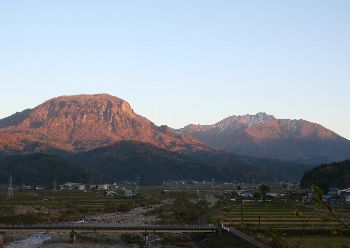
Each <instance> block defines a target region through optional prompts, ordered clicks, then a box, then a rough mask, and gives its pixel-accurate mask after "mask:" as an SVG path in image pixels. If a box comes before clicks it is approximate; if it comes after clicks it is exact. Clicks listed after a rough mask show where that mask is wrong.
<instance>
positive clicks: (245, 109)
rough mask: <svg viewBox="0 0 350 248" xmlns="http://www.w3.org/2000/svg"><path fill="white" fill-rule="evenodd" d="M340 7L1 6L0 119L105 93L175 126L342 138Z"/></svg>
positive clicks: (346, 67)
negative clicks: (263, 124) (319, 128)
mask: <svg viewBox="0 0 350 248" xmlns="http://www.w3.org/2000/svg"><path fill="white" fill-rule="evenodd" d="M349 13H350V1H348V0H332V1H330V0H308V1H305V0H289V1H288V0H275V1H274V0H265V1H261V0H256V1H253V0H246V1H243V0H242V1H234V0H227V1H223V0H222V1H221V0H211V1H208V0H158V1H155V0H147V1H145V0H143V1H138V0H127V1H117V0H111V1H108V0H95V1H91V0H81V1H79V0H57V1H54V0H52V1H46V0H43V1H38V0H31V1H27V0H23V1H17V0H11V1H0V118H3V117H6V116H9V115H11V114H13V113H15V112H17V111H21V110H24V109H26V108H33V107H35V106H36V105H38V104H40V103H42V102H43V101H45V100H47V99H50V98H53V97H56V96H59V95H75V94H83V93H86V94H95V93H109V94H112V95H114V96H118V97H120V98H122V99H124V100H126V101H128V102H129V103H130V104H131V106H132V107H133V109H134V110H135V111H136V112H137V113H139V114H141V115H143V116H145V117H147V118H149V119H151V120H152V121H153V122H155V123H156V124H158V125H160V124H166V125H168V126H170V127H174V128H179V127H183V126H185V125H187V124H190V123H194V124H212V123H215V122H218V121H219V120H221V119H223V118H225V117H228V116H231V115H242V114H255V113H258V112H266V113H268V114H273V115H275V116H276V117H278V118H288V119H305V120H309V121H312V122H317V123H320V124H322V125H324V126H325V127H327V128H329V129H331V130H333V131H335V132H337V133H339V134H340V135H342V136H344V137H346V138H348V139H350V114H349V109H350V97H349V93H350V45H349V44H350V28H349V27H350V14H349Z"/></svg>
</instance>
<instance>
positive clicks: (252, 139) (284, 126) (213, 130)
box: [178, 113, 350, 164]
mask: <svg viewBox="0 0 350 248" xmlns="http://www.w3.org/2000/svg"><path fill="white" fill-rule="evenodd" d="M178 131H179V132H181V133H186V134H190V135H192V136H194V137H196V138H198V139H199V140H200V141H202V142H203V143H204V144H206V145H208V146H211V147H215V148H218V149H222V150H225V151H228V152H233V153H236V154H242V155H246V156H254V157H264V158H272V159H281V160H288V161H297V162H302V163H309V164H319V163H323V162H331V161H339V160H344V159H348V158H350V141H349V140H347V139H345V138H343V137H341V136H339V135H337V134H336V133H334V132H332V131H331V130H328V129H326V128H325V127H323V126H321V125H319V124H316V123H312V122H309V121H305V120H288V119H276V118H275V117H274V116H272V115H267V114H265V113H258V114H256V115H244V116H231V117H228V118H226V119H224V120H222V121H220V122H218V123H216V124H213V125H188V126H186V127H185V128H183V129H180V130H178Z"/></svg>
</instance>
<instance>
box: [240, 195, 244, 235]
mask: <svg viewBox="0 0 350 248" xmlns="http://www.w3.org/2000/svg"><path fill="white" fill-rule="evenodd" d="M243 204H244V203H243V200H242V203H241V228H243V224H244V213H243Z"/></svg>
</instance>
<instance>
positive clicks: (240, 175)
mask: <svg viewBox="0 0 350 248" xmlns="http://www.w3.org/2000/svg"><path fill="white" fill-rule="evenodd" d="M224 150H225V151H224ZM37 153H40V154H41V155H40V156H39V155H37ZM43 153H44V154H43ZM238 154H242V155H238ZM27 156H29V157H27ZM30 156H34V157H30ZM42 156H44V157H42ZM45 156H49V157H47V158H46V157H45ZM252 156H254V157H252ZM256 157H266V158H256ZM343 157H350V147H349V141H347V140H346V139H344V138H342V137H340V136H338V135H336V134H335V133H334V132H332V131H329V130H327V129H325V128H323V127H321V126H320V125H317V124H313V123H310V122H306V121H302V120H299V121H294V120H278V119H276V118H274V117H273V116H270V115H266V114H264V113H259V114H257V115H255V116H251V115H246V116H232V117H229V118H227V119H225V120H223V121H221V122H219V123H217V124H215V125H208V126H201V125H190V126H187V127H185V128H184V129H181V130H174V129H172V128H169V127H167V126H157V125H155V124H154V123H153V122H151V121H150V120H148V119H146V118H144V117H142V116H140V115H138V114H136V113H135V112H134V111H133V109H132V108H131V107H130V105H129V104H128V103H127V102H126V101H124V100H122V99H120V98H117V97H114V96H111V95H107V94H98V95H77V96H62V97H57V98H54V99H51V100H49V101H46V102H44V103H43V104H41V105H39V106H37V107H35V108H34V109H27V110H24V111H22V112H19V113H16V114H14V115H12V116H9V117H7V118H4V119H2V120H0V166H2V167H1V168H0V169H4V170H5V172H6V173H7V172H8V173H10V171H11V168H22V167H26V168H32V169H30V171H28V173H29V172H30V173H29V174H28V178H29V177H30V176H29V175H39V176H37V177H36V176H33V178H37V180H38V181H40V180H41V178H42V177H44V176H42V175H43V174H40V173H39V172H38V170H40V169H38V168H42V167H41V166H43V164H45V163H44V162H45V161H47V163H51V162H50V161H54V164H55V165H57V164H60V163H61V164H62V168H63V170H65V172H67V173H69V172H68V171H72V173H73V172H74V173H79V174H81V175H82V178H80V179H81V180H83V181H88V180H105V181H113V180H123V179H132V178H134V177H135V175H136V174H140V176H142V177H143V182H144V183H146V184H154V183H160V182H162V181H163V180H174V179H198V180H211V178H215V179H217V180H222V181H241V182H253V181H255V182H263V181H265V182H266V181H271V180H273V181H277V180H298V179H300V178H301V176H302V174H303V172H304V171H305V170H308V169H310V168H311V167H312V166H311V165H307V164H304V163H300V161H302V162H308V163H310V164H312V163H316V162H317V161H328V160H338V159H341V158H343ZM27 160H28V161H31V162H28V161H27ZM282 160H291V161H298V162H285V161H282ZM21 166H22V167H21ZM48 168H49V167H48ZM55 168H56V167H55ZM18 171H19V172H18ZM20 171H21V170H15V172H17V173H19V174H20V173H21V172H20ZM23 171H25V170H23ZM52 171H54V170H52ZM6 173H3V175H4V176H2V177H0V181H2V180H5V179H6V176H7V175H8V173H7V174H6ZM11 173H12V172H11ZM91 173H92V174H93V175H94V176H91ZM62 175H63V174H62ZM0 176H1V175H0ZM45 177H46V176H45ZM64 177H66V178H70V179H72V180H73V179H74V178H77V177H75V176H73V175H66V176H64ZM48 178H50V180H51V179H54V180H56V181H60V180H61V179H62V177H60V178H56V177H55V176H53V177H50V176H48ZM21 181H23V182H32V181H31V180H29V181H28V180H26V179H25V175H24V176H23V177H22V179H21ZM44 181H45V180H44ZM45 182H46V181H45Z"/></svg>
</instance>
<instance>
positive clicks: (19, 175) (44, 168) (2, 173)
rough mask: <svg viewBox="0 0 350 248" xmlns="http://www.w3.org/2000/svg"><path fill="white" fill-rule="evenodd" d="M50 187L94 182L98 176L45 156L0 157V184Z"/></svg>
mask: <svg viewBox="0 0 350 248" xmlns="http://www.w3.org/2000/svg"><path fill="white" fill-rule="evenodd" d="M11 175H12V176H13V180H14V184H16V185H19V184H29V185H33V184H41V185H52V183H53V182H54V181H56V182H57V183H65V182H67V181H68V182H86V183H88V182H94V181H98V180H99V174H98V173H96V172H92V171H90V170H88V169H86V168H83V167H82V166H80V165H78V164H77V163H74V162H72V161H69V160H67V159H64V158H61V157H58V156H55V155H47V154H39V153H36V154H25V155H10V156H6V155H5V156H2V157H0V183H1V184H7V182H8V178H9V177H10V176H11Z"/></svg>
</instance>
